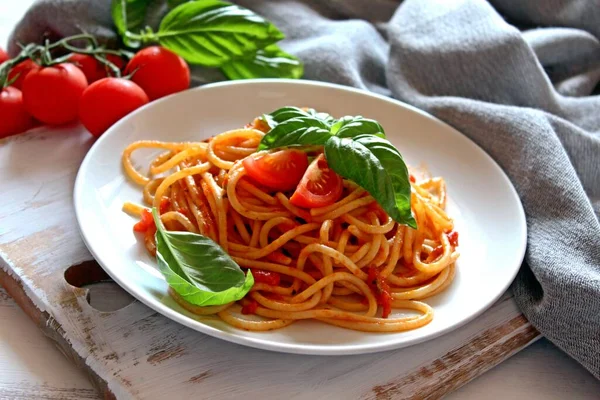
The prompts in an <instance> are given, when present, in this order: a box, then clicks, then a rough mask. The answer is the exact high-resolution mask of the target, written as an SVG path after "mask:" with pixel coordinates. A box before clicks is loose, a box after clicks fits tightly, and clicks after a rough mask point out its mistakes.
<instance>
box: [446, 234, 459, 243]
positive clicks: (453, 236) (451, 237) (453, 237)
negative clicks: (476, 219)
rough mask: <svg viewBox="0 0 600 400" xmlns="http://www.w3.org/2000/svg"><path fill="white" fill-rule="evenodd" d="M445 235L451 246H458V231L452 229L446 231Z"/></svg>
mask: <svg viewBox="0 0 600 400" xmlns="http://www.w3.org/2000/svg"><path fill="white" fill-rule="evenodd" d="M447 236H448V241H449V242H450V245H452V247H458V232H456V231H452V232H450V233H448V234H447Z"/></svg>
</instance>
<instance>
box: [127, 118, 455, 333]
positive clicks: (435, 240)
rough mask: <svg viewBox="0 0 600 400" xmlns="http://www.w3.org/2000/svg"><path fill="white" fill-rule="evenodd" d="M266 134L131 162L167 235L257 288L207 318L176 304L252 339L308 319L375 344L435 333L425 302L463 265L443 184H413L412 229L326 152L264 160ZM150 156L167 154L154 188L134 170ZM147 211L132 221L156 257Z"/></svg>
mask: <svg viewBox="0 0 600 400" xmlns="http://www.w3.org/2000/svg"><path fill="white" fill-rule="evenodd" d="M268 131H269V126H268V125H267V124H266V123H265V122H264V120H263V119H260V118H257V119H255V120H254V121H253V122H252V123H251V124H249V125H247V126H246V127H244V128H242V129H235V130H232V131H228V132H224V133H221V134H218V135H216V136H214V137H212V138H211V139H209V140H207V141H203V142H185V143H184V142H178V143H171V142H158V141H141V142H135V143H132V144H131V145H130V146H129V147H127V149H126V150H125V151H124V153H123V166H124V169H125V171H126V173H127V175H128V176H129V177H130V178H131V179H132V180H133V181H134V182H135V183H137V184H138V185H140V187H141V192H142V196H143V201H144V203H145V205H146V206H148V207H154V208H156V209H157V210H158V212H159V214H160V221H161V222H162V223H163V224H164V226H165V227H166V228H167V229H168V230H171V231H187V232H193V233H198V234H201V235H204V236H206V237H209V238H210V239H212V240H213V241H214V242H216V243H218V244H219V245H220V247H221V248H222V249H223V250H224V251H225V252H226V253H228V254H229V255H230V256H231V258H232V259H233V260H234V261H235V262H236V263H237V264H238V265H239V266H240V267H241V268H242V269H243V270H251V271H252V275H253V277H254V285H253V286H252V288H251V289H250V291H249V292H248V293H247V294H246V295H245V296H244V297H243V298H242V299H240V300H239V301H237V302H229V303H227V304H222V305H217V306H204V307H200V306H196V305H194V304H191V303H189V302H187V301H186V300H185V299H183V297H182V296H181V295H180V294H178V293H177V292H176V291H175V290H173V289H172V288H171V289H170V294H171V295H172V297H173V298H174V299H175V300H176V301H177V302H178V303H179V304H180V305H181V306H182V307H184V308H185V309H187V310H188V311H191V312H193V313H196V314H199V315H209V314H214V315H216V316H218V317H219V318H221V319H222V320H223V321H225V322H226V323H228V324H230V325H232V326H234V327H237V328H240V329H245V330H252V331H267V330H272V329H278V328H283V327H285V326H288V325H290V324H292V323H294V322H296V321H299V320H304V319H315V320H319V321H322V322H324V323H327V324H332V325H336V326H339V327H343V328H348V329H354V330H359V331H367V332H400V331H405V330H410V329H415V328H419V327H422V326H424V325H426V324H428V323H429V322H430V321H431V320H432V318H433V309H432V307H431V306H429V305H428V304H427V303H426V302H424V301H423V300H425V299H427V298H429V297H431V296H434V295H436V294H437V293H440V292H441V291H443V290H445V289H446V288H447V287H448V286H449V285H450V284H451V282H452V280H453V278H454V275H455V270H456V266H455V262H456V260H457V258H458V257H459V253H458V251H457V250H456V247H457V246H458V233H457V232H455V231H454V224H453V220H452V219H451V218H450V217H448V215H447V214H446V212H445V206H446V185H445V182H444V180H443V179H442V178H439V177H435V178H424V179H419V180H416V179H415V178H414V177H413V176H412V175H411V176H410V181H411V183H410V200H411V208H412V214H413V216H414V218H415V219H416V222H417V226H418V228H417V229H413V228H410V227H408V226H406V225H403V224H400V223H398V222H396V221H394V220H393V219H392V218H391V217H390V216H388V214H386V212H385V211H384V210H383V209H382V207H381V206H380V205H379V204H378V203H377V202H376V201H375V199H374V198H373V197H372V196H371V195H370V194H369V193H368V192H367V191H366V190H365V189H363V188H361V187H360V186H358V185H356V184H355V183H354V182H352V181H350V180H347V179H343V178H342V177H340V176H339V175H338V174H336V172H334V171H333V170H332V169H331V168H329V167H328V163H327V160H326V158H325V157H324V155H323V150H322V149H319V148H318V147H316V148H314V147H313V148H309V149H297V148H286V149H276V150H268V151H257V147H258V145H259V143H260V142H261V140H262V139H263V137H264V136H265V133H266V132H268ZM143 148H151V149H160V150H164V152H163V153H161V154H160V155H158V156H157V157H156V158H155V159H154V160H153V161H152V162H151V163H150V165H149V175H148V176H146V175H144V174H142V173H140V172H139V171H138V170H136V169H135V168H134V166H133V163H132V160H131V154H132V153H133V152H134V151H136V150H138V149H143ZM146 206H141V205H137V204H133V203H126V204H125V205H124V210H125V211H127V212H129V213H131V214H133V215H136V216H138V217H140V221H139V222H138V223H137V224H136V225H135V226H134V230H135V231H136V232H139V235H140V238H143V242H144V245H145V247H146V249H147V250H148V251H149V252H150V253H151V254H155V252H156V238H155V232H156V227H155V225H154V221H153V219H152V216H151V214H150V209H149V208H148V207H146ZM396 311H398V313H397V312H396Z"/></svg>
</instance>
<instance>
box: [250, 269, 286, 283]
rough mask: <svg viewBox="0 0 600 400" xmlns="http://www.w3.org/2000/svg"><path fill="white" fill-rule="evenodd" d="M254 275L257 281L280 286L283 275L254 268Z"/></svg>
mask: <svg viewBox="0 0 600 400" xmlns="http://www.w3.org/2000/svg"><path fill="white" fill-rule="evenodd" d="M252 276H253V277H254V282H255V283H266V284H267V285H271V286H279V282H281V275H279V274H278V273H277V272H271V271H263V270H262V269H253V270H252Z"/></svg>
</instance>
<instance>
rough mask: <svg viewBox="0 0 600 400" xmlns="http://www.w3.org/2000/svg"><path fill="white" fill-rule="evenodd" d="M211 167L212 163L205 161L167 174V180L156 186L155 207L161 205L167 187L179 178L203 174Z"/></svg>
mask: <svg viewBox="0 0 600 400" xmlns="http://www.w3.org/2000/svg"><path fill="white" fill-rule="evenodd" d="M210 167H211V164H210V163H203V164H201V165H198V166H195V167H190V168H186V169H182V170H181V171H177V172H175V173H173V174H171V175H169V176H167V177H166V178H165V180H164V181H162V182H161V183H160V185H158V188H156V193H155V195H154V201H153V203H152V205H153V207H155V208H157V209H158V208H159V207H160V199H162V196H163V194H164V193H165V191H166V190H167V188H169V187H170V186H171V185H172V184H173V183H175V182H176V181H178V180H179V179H182V178H184V177H186V176H188V175H200V174H203V173H205V172H206V171H208V170H209V169H210Z"/></svg>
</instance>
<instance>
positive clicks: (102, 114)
mask: <svg viewBox="0 0 600 400" xmlns="http://www.w3.org/2000/svg"><path fill="white" fill-rule="evenodd" d="M148 101H149V100H148V96H147V95H146V93H144V91H143V90H142V88H141V87H139V86H138V85H137V84H135V83H134V82H131V81H130V80H127V79H123V78H102V79H100V80H99V81H96V82H94V83H92V84H91V85H90V86H89V87H88V88H87V89H85V91H84V92H83V95H82V96H81V100H80V102H79V119H80V120H81V123H82V124H83V126H85V127H86V128H87V130H88V131H90V133H91V134H92V135H94V136H100V135H101V134H103V133H104V132H105V131H106V130H107V129H108V128H110V127H111V126H112V125H113V124H114V123H115V122H117V121H118V120H120V119H121V118H123V117H124V116H126V115H127V114H129V113H130V112H132V111H133V110H135V109H137V108H139V107H141V106H143V105H144V104H146V103H148Z"/></svg>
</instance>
